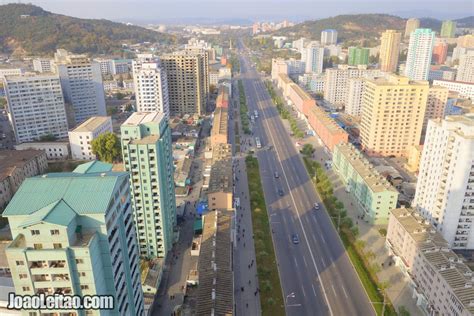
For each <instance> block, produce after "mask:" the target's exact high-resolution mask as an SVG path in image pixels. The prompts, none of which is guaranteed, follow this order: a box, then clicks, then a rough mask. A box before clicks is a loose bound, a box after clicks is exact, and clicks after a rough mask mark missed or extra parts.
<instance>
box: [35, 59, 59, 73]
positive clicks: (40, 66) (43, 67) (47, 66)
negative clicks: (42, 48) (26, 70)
mask: <svg viewBox="0 0 474 316" xmlns="http://www.w3.org/2000/svg"><path fill="white" fill-rule="evenodd" d="M33 70H34V71H37V72H39V73H44V72H53V71H54V62H53V60H52V59H51V58H35V59H33Z"/></svg>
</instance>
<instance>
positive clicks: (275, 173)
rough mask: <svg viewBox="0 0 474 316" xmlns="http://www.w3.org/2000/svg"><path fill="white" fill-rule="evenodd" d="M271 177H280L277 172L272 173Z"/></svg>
mask: <svg viewBox="0 0 474 316" xmlns="http://www.w3.org/2000/svg"><path fill="white" fill-rule="evenodd" d="M273 175H274V176H275V178H277V179H278V178H279V177H280V175H279V174H278V171H275V172H274V173H273Z"/></svg>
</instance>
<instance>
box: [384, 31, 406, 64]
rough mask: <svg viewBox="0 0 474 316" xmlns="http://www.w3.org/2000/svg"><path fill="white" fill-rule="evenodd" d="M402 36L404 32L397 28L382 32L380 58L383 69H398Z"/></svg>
mask: <svg viewBox="0 0 474 316" xmlns="http://www.w3.org/2000/svg"><path fill="white" fill-rule="evenodd" d="M401 37H402V33H400V32H397V31H396V30H386V31H385V32H383V33H382V38H381V43H380V58H379V64H380V70H381V71H385V72H396V71H397V67H398V55H399V50H400V40H401Z"/></svg>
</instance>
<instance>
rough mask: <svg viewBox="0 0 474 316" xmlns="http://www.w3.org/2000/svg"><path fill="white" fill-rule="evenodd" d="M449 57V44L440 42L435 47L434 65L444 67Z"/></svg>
mask: <svg viewBox="0 0 474 316" xmlns="http://www.w3.org/2000/svg"><path fill="white" fill-rule="evenodd" d="M447 57H448V44H447V43H446V42H438V43H436V44H435V46H434V47H433V63H435V64H437V65H442V64H444V63H445V62H446V58H447Z"/></svg>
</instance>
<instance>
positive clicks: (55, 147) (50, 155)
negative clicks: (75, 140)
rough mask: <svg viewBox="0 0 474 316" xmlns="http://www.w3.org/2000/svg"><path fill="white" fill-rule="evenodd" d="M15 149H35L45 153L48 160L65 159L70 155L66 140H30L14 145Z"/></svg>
mask: <svg viewBox="0 0 474 316" xmlns="http://www.w3.org/2000/svg"><path fill="white" fill-rule="evenodd" d="M15 149H16V150H25V149H36V150H42V151H44V152H45V153H46V158H47V159H48V160H66V159H69V158H70V156H71V153H70V150H69V143H68V142H32V143H23V144H19V145H16V146H15Z"/></svg>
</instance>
